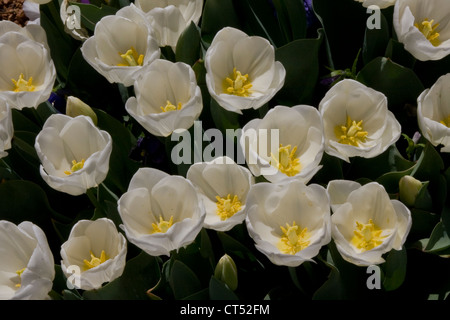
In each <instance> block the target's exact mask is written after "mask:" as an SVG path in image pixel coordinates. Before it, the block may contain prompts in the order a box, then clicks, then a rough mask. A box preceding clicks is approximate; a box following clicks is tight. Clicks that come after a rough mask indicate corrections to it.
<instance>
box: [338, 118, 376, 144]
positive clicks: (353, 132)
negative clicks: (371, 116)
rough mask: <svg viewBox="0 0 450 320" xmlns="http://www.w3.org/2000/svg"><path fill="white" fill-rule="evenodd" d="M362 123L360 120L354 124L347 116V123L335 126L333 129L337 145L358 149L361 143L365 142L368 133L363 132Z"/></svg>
mask: <svg viewBox="0 0 450 320" xmlns="http://www.w3.org/2000/svg"><path fill="white" fill-rule="evenodd" d="M362 123H363V121H362V120H360V121H359V122H356V121H355V120H352V119H351V118H350V117H349V116H347V123H346V124H345V125H342V126H336V128H335V129H334V133H335V135H336V138H338V139H339V140H338V141H339V143H342V144H348V145H351V146H355V147H358V146H359V144H360V143H361V142H365V141H366V138H367V135H368V133H367V131H363V126H362Z"/></svg>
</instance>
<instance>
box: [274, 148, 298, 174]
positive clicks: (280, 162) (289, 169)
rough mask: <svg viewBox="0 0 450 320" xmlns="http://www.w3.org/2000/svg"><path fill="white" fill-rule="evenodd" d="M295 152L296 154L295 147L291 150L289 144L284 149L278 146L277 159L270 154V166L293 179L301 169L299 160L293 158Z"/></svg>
mask: <svg viewBox="0 0 450 320" xmlns="http://www.w3.org/2000/svg"><path fill="white" fill-rule="evenodd" d="M295 152H297V146H294V148H292V150H291V145H290V144H289V145H287V146H285V147H283V145H282V144H280V148H279V149H278V157H275V155H274V154H273V153H272V154H271V155H272V160H271V164H272V165H273V166H274V167H275V168H277V169H278V170H280V171H281V172H282V173H284V174H285V175H287V176H288V177H293V176H295V175H296V174H298V173H299V172H300V171H301V169H302V165H301V163H300V158H296V157H295Z"/></svg>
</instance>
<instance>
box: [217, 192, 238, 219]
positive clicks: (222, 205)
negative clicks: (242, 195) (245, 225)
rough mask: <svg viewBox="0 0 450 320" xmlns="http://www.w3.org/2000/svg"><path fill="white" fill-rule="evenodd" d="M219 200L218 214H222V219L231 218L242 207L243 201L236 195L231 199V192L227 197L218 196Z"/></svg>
mask: <svg viewBox="0 0 450 320" xmlns="http://www.w3.org/2000/svg"><path fill="white" fill-rule="evenodd" d="M216 199H217V202H216V205H217V211H216V213H217V215H219V216H220V220H222V221H224V220H227V219H228V218H231V217H232V216H233V215H234V214H235V213H236V212H238V211H240V210H241V209H242V204H241V201H239V198H238V196H236V195H235V196H234V197H233V199H231V194H228V195H227V196H226V197H225V198H221V197H219V196H216Z"/></svg>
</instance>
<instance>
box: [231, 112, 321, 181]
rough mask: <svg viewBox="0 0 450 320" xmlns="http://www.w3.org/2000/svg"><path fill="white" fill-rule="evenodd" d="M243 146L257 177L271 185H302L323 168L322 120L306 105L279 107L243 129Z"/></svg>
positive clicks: (317, 113) (241, 140) (251, 168)
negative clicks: (288, 183)
mask: <svg viewBox="0 0 450 320" xmlns="http://www.w3.org/2000/svg"><path fill="white" fill-rule="evenodd" d="M240 145H241V148H242V151H243V153H244V155H245V158H246V161H247V165H248V167H249V169H250V171H251V172H252V173H253V174H254V175H255V176H260V175H263V176H264V178H266V179H267V180H268V181H270V182H282V181H287V180H292V179H297V180H300V181H302V182H303V183H305V184H306V183H307V182H309V180H310V179H311V178H312V177H313V176H314V175H315V174H316V173H317V171H319V170H320V168H321V167H322V166H321V165H320V161H321V159H322V156H323V152H324V136H323V127H322V120H321V116H320V114H319V112H318V111H317V109H316V108H314V107H312V106H307V105H298V106H294V107H286V106H276V107H274V108H272V109H270V110H269V112H268V113H267V114H266V115H265V116H264V118H263V119H253V120H251V121H250V122H249V123H247V124H246V125H245V126H244V128H243V129H242V135H241V138H240Z"/></svg>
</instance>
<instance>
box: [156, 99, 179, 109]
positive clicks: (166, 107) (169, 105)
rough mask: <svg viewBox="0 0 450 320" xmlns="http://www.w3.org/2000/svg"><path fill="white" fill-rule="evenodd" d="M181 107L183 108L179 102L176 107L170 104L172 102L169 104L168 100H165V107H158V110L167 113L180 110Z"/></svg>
mask: <svg viewBox="0 0 450 320" xmlns="http://www.w3.org/2000/svg"><path fill="white" fill-rule="evenodd" d="M182 106H183V105H182V104H181V102H178V105H177V106H175V105H173V104H172V102H170V101H169V100H167V102H166V106H165V107H160V108H161V110H162V111H163V112H169V111H175V110H181V107H182Z"/></svg>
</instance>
